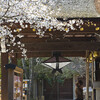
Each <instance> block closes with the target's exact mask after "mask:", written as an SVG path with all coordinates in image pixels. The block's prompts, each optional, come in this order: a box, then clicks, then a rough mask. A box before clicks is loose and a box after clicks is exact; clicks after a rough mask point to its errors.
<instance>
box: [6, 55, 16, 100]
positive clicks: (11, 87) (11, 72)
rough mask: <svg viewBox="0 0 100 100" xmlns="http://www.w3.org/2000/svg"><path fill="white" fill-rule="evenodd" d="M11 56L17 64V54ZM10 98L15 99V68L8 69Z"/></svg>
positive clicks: (12, 61) (10, 99)
mask: <svg viewBox="0 0 100 100" xmlns="http://www.w3.org/2000/svg"><path fill="white" fill-rule="evenodd" d="M13 56H14V57H11V63H12V64H15V65H17V57H16V54H14V55H13ZM8 100H14V69H11V68H10V69H8Z"/></svg>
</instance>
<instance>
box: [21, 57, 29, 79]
mask: <svg viewBox="0 0 100 100" xmlns="http://www.w3.org/2000/svg"><path fill="white" fill-rule="evenodd" d="M22 65H23V69H24V75H25V79H28V77H27V66H26V63H25V59H24V58H22Z"/></svg>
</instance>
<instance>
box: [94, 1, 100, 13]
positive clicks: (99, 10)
mask: <svg viewBox="0 0 100 100" xmlns="http://www.w3.org/2000/svg"><path fill="white" fill-rule="evenodd" d="M95 7H96V10H97V12H98V13H99V14H100V0H95Z"/></svg>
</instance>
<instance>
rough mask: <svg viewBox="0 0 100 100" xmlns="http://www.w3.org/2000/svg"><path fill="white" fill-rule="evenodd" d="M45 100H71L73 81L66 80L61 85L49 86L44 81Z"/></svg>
mask: <svg viewBox="0 0 100 100" xmlns="http://www.w3.org/2000/svg"><path fill="white" fill-rule="evenodd" d="M44 96H45V100H51V99H52V100H73V79H66V80H65V82H64V83H63V84H60V83H58V82H56V83H55V85H54V84H53V86H51V85H50V84H48V82H46V81H44Z"/></svg>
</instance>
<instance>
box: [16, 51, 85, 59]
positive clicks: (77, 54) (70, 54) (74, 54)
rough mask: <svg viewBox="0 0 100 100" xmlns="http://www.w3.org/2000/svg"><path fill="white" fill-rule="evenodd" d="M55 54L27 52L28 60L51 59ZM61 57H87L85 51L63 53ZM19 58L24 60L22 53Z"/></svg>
mask: <svg viewBox="0 0 100 100" xmlns="http://www.w3.org/2000/svg"><path fill="white" fill-rule="evenodd" d="M52 53H53V52H27V53H26V55H27V57H28V58H31V57H51V56H52ZM61 55H62V56H64V57H85V51H63V52H61ZM17 58H23V56H22V54H21V53H17Z"/></svg>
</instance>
